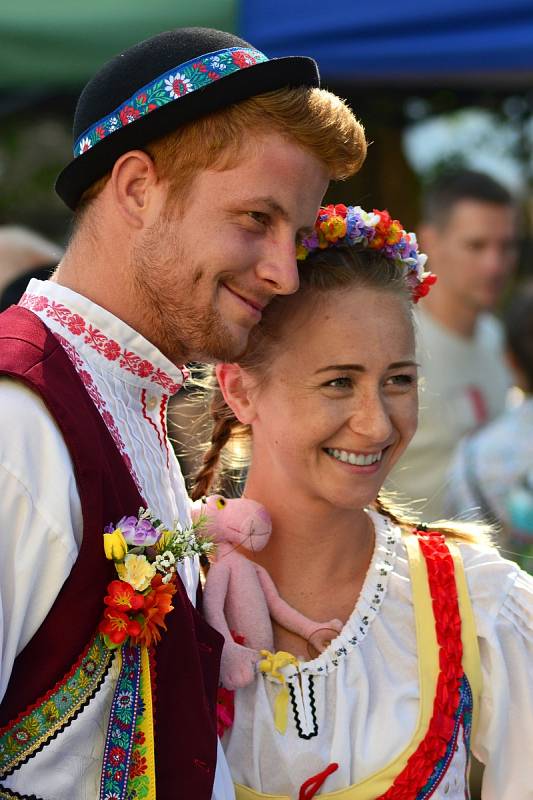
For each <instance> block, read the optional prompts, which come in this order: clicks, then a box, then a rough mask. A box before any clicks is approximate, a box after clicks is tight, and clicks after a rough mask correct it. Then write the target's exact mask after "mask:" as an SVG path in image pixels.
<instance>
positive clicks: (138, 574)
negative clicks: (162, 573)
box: [117, 553, 156, 592]
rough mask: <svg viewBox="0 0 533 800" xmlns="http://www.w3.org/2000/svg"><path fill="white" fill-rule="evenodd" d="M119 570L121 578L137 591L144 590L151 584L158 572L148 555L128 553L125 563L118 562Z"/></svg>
mask: <svg viewBox="0 0 533 800" xmlns="http://www.w3.org/2000/svg"><path fill="white" fill-rule="evenodd" d="M117 572H118V574H119V576H120V578H121V579H122V580H123V581H126V583H129V585H130V586H132V587H133V588H134V589H135V590H136V591H137V592H144V590H145V589H148V587H149V586H150V582H151V580H152V578H153V577H154V575H155V574H156V569H155V567H154V565H153V564H150V562H149V561H148V559H147V558H146V556H137V555H135V553H128V555H127V556H126V558H125V559H124V563H123V564H117Z"/></svg>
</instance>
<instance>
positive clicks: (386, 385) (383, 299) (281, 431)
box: [243, 288, 418, 508]
mask: <svg viewBox="0 0 533 800" xmlns="http://www.w3.org/2000/svg"><path fill="white" fill-rule="evenodd" d="M243 379H244V381H245V385H246V382H247V381H248V386H249V387H250V388H249V396H250V398H251V414H252V416H251V426H252V432H253V456H252V464H251V472H250V475H252V474H255V475H257V476H266V479H268V481H269V483H270V485H271V486H273V487H275V488H276V490H277V491H280V492H287V493H288V495H289V499H290V496H292V497H295V496H296V495H299V496H300V498H301V499H303V500H305V499H308V500H311V501H313V502H316V501H321V502H325V503H329V504H332V505H334V506H336V507H342V508H363V507H365V506H366V505H368V503H370V502H371V501H372V500H374V499H375V497H376V495H377V493H378V491H379V489H380V487H381V486H382V484H383V482H384V480H385V478H386V476H387V474H388V473H389V471H390V469H391V468H392V466H393V464H395V463H396V461H397V460H398V458H399V457H400V456H401V454H402V453H403V451H404V450H405V448H406V447H407V445H408V443H409V441H410V440H411V438H412V436H413V434H414V432H415V430H416V424H417V411H418V396H417V365H416V362H415V341H414V333H413V327H412V323H411V319H410V317H409V312H408V309H407V305H406V301H405V299H403V298H401V297H399V296H398V295H396V294H394V293H392V292H389V291H383V290H374V289H368V288H344V289H342V290H339V291H334V292H328V293H326V294H324V295H323V296H322V297H321V298H319V299H318V301H317V302H311V303H309V301H308V300H306V305H305V307H304V308H297V311H296V313H294V314H292V317H291V319H290V321H289V322H287V323H286V324H285V326H284V330H283V331H282V339H281V340H280V341H279V344H278V346H277V349H276V355H275V357H274V359H273V361H272V362H271V364H270V367H269V371H268V375H267V377H266V379H264V380H261V381H260V382H259V383H258V382H257V379H256V378H254V377H253V376H251V375H250V374H249V373H243Z"/></svg>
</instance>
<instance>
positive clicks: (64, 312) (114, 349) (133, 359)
mask: <svg viewBox="0 0 533 800" xmlns="http://www.w3.org/2000/svg"><path fill="white" fill-rule="evenodd" d="M19 305H21V306H23V307H24V308H28V309H29V310H30V311H34V312H40V311H46V316H47V317H50V318H51V319H54V320H55V321H56V322H58V323H59V324H60V325H61V326H62V327H64V328H67V329H68V330H69V331H70V333H72V334H73V335H74V336H82V335H83V336H84V339H83V341H84V342H85V344H88V345H89V347H91V348H92V349H93V350H95V351H96V352H97V353H99V354H100V355H102V356H103V357H104V358H105V359H107V361H118V364H119V366H120V367H121V368H122V369H124V370H125V371H126V372H129V373H131V374H132V375H137V376H139V377H140V378H148V377H149V378H150V381H151V382H152V383H157V384H158V385H159V386H161V387H162V388H163V389H165V391H167V392H168V393H169V394H175V393H176V392H177V391H178V390H179V389H181V386H182V385H183V381H185V380H186V379H187V377H188V372H187V370H186V369H185V368H184V367H181V368H180V371H181V373H182V375H183V381H182V383H176V382H175V381H174V380H173V379H172V378H171V377H170V375H167V373H166V372H163V370H161V369H160V368H159V367H156V366H154V364H152V363H151V362H150V361H147V360H146V359H143V358H141V357H140V356H138V355H137V354H136V353H132V352H130V351H128V350H126V349H123V348H122V347H121V346H120V344H119V343H118V342H116V341H115V340H114V339H109V338H108V337H107V336H106V335H105V333H102V331H101V330H99V329H98V328H95V327H93V326H92V325H91V324H90V323H86V322H85V320H84V319H83V317H81V316H80V315H79V314H76V313H74V312H73V311H71V310H70V309H69V308H67V307H66V306H64V305H62V304H61V303H56V302H55V301H54V300H49V299H48V298H47V297H43V296H42V295H33V294H28V293H27V292H26V293H25V294H24V295H23V297H22V299H21V300H20V303H19Z"/></svg>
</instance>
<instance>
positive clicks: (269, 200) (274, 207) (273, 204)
mask: <svg viewBox="0 0 533 800" xmlns="http://www.w3.org/2000/svg"><path fill="white" fill-rule="evenodd" d="M247 202H248V204H249V205H253V204H254V203H264V204H265V205H266V206H268V208H269V209H270V210H271V211H272V213H273V214H276V215H277V216H279V217H281V219H283V220H285V221H286V220H288V219H289V213H288V211H287V210H286V209H285V208H283V206H282V205H280V204H279V203H278V201H277V200H274V198H273V197H270V196H266V197H251V198H250V199H249V200H248V201H247ZM314 230H315V228H314V226H313V225H302V227H301V228H298V236H299V237H300V238H302V239H304V238H305V237H306V236H311V235H312V234H313V233H314Z"/></svg>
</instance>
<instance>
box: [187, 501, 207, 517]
mask: <svg viewBox="0 0 533 800" xmlns="http://www.w3.org/2000/svg"><path fill="white" fill-rule="evenodd" d="M206 503H207V498H206V497H201V498H200V499H199V500H195V501H194V503H192V504H191V518H192V521H193V522H198V520H199V519H200V517H201V516H203V515H205V510H206Z"/></svg>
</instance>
